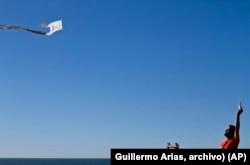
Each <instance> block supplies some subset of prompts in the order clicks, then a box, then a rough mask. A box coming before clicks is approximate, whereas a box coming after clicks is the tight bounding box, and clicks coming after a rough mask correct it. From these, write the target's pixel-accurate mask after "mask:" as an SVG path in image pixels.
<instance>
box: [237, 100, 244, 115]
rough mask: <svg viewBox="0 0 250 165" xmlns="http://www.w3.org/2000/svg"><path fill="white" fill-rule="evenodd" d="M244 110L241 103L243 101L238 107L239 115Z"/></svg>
mask: <svg viewBox="0 0 250 165" xmlns="http://www.w3.org/2000/svg"><path fill="white" fill-rule="evenodd" d="M242 112H243V107H242V105H241V103H240V105H239V108H238V112H237V115H238V116H240V115H241V114H242Z"/></svg>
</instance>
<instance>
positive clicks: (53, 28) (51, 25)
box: [0, 20, 63, 35]
mask: <svg viewBox="0 0 250 165" xmlns="http://www.w3.org/2000/svg"><path fill="white" fill-rule="evenodd" d="M41 26H42V27H46V28H50V31H49V32H44V31H39V30H33V29H30V28H26V27H23V26H17V25H11V24H0V30H3V29H7V30H11V29H19V30H25V31H28V32H32V33H35V34H40V35H51V34H53V33H54V32H56V31H58V30H62V29H63V27H62V20H58V21H55V22H52V23H49V24H42V25H41Z"/></svg>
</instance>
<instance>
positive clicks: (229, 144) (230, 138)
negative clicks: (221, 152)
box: [220, 103, 243, 149]
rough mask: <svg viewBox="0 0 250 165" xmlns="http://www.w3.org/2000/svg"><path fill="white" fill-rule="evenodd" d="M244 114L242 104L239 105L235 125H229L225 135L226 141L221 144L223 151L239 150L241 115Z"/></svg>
mask: <svg viewBox="0 0 250 165" xmlns="http://www.w3.org/2000/svg"><path fill="white" fill-rule="evenodd" d="M242 112H243V108H242V105H241V103H240V104H239V107H238V111H237V114H236V123H235V125H229V127H228V128H227V129H226V130H225V133H224V135H225V136H226V139H225V140H223V141H222V142H221V143H220V148H221V149H237V148H238V146H239V143H240V115H241V114H242Z"/></svg>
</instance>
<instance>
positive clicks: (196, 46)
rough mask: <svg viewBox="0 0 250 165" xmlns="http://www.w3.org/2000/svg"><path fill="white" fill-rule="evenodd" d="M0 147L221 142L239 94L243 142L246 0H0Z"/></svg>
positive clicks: (249, 56)
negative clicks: (51, 28) (51, 27)
mask: <svg viewBox="0 0 250 165" xmlns="http://www.w3.org/2000/svg"><path fill="white" fill-rule="evenodd" d="M0 11H1V15H0V20H1V22H0V23H10V24H15V25H21V26H25V27H29V28H32V29H36V30H48V29H46V28H41V27H40V24H41V23H49V22H53V21H56V20H58V19H62V21H63V28H64V29H63V30H62V31H58V32H56V33H54V34H53V35H52V36H41V35H37V34H33V33H30V32H26V31H21V30H0V44H1V53H0V92H1V94H0V157H59V158H66V157H69V158H71V157H72V158H75V157H77V158H86V157H109V156H110V148H165V146H166V143H167V142H171V143H174V142H179V143H180V147H181V148H218V147H219V143H220V142H221V141H222V140H223V139H224V135H223V134H224V130H225V129H226V128H227V126H228V125H229V124H234V122H235V115H236V111H237V106H238V102H239V101H242V104H243V107H244V110H245V111H244V113H243V114H242V116H241V143H240V145H239V147H240V148H249V147H250V141H249V138H250V131H249V118H250V113H249V108H250V46H249V44H250V2H249V1H248V0H241V1H236V0H227V1H226V0H219V1H218V0H190V1H187V0H105V1H104V0H71V1H69V0H51V1H45V0H44V1H33V0H22V1H19V0H13V1H10V0H2V1H1V5H0Z"/></svg>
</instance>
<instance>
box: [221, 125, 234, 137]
mask: <svg viewBox="0 0 250 165" xmlns="http://www.w3.org/2000/svg"><path fill="white" fill-rule="evenodd" d="M234 131H235V126H234V125H229V127H228V128H227V129H226V130H225V133H224V135H225V136H226V137H227V138H229V139H231V138H233V137H234Z"/></svg>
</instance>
